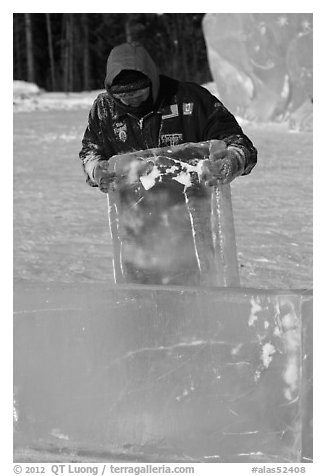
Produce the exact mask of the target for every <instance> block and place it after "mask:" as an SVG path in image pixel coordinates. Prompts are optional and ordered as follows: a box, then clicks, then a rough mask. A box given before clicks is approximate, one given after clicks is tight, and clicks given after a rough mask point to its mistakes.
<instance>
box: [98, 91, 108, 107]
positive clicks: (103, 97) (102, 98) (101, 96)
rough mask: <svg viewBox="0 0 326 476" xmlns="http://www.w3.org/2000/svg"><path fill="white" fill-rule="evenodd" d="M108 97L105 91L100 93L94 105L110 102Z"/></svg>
mask: <svg viewBox="0 0 326 476" xmlns="http://www.w3.org/2000/svg"><path fill="white" fill-rule="evenodd" d="M110 99H111V98H110V96H109V94H108V93H107V92H106V91H101V92H100V93H99V94H98V95H97V96H96V98H95V100H94V104H98V105H102V104H108V103H109V102H110Z"/></svg>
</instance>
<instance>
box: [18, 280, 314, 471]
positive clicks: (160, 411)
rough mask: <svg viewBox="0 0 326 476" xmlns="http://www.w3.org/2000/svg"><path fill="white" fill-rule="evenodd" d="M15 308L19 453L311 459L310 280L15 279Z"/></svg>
mask: <svg viewBox="0 0 326 476" xmlns="http://www.w3.org/2000/svg"><path fill="white" fill-rule="evenodd" d="M14 310H15V316H14V391H15V411H14V417H15V434H14V436H15V438H14V440H15V443H14V444H15V460H16V461H23V460H24V459H26V458H27V459H28V460H29V461H30V460H33V458H34V461H45V460H46V458H49V457H48V456H46V455H48V454H49V453H50V454H51V458H52V459H51V460H52V461H62V460H65V461H67V460H69V458H70V460H71V461H81V460H82V458H84V460H85V458H88V459H89V460H90V461H100V460H111V461H112V460H118V459H119V460H123V459H125V460H128V461H144V462H145V461H170V462H172V461H197V462H252V461H260V462H300V461H305V462H307V461H311V458H312V427H311V425H312V367H311V363H312V296H311V292H308V291H307V292H299V291H297V292H296V291H290V290H289V291H284V290H283V291H282V290H274V291H268V290H256V289H244V288H233V289H232V288H208V287H207V288H193V287H184V288H181V287H178V286H175V287H165V286H134V285H133V286H126V285H123V286H116V287H115V288H109V287H108V286H106V285H105V284H103V283H95V284H93V285H90V284H78V285H73V284H71V285H70V284H69V285H68V284H61V285H60V284H54V283H53V284H52V283H50V284H48V285H44V286H40V285H34V286H33V285H31V284H29V285H28V284H25V283H17V284H16V286H15V308H14ZM31 454H33V457H31ZM85 455H86V456H85Z"/></svg>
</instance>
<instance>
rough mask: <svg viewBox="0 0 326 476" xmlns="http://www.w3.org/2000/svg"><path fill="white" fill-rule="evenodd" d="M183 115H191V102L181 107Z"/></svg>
mask: <svg viewBox="0 0 326 476" xmlns="http://www.w3.org/2000/svg"><path fill="white" fill-rule="evenodd" d="M182 107H183V115H184V116H190V114H192V111H193V108H194V103H193V102H184V103H183V105H182Z"/></svg>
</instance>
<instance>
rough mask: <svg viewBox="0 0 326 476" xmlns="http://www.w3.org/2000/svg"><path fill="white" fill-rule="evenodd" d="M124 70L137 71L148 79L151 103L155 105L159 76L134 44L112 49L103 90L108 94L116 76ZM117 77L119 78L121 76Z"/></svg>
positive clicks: (141, 48) (147, 58)
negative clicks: (151, 97)
mask: <svg viewBox="0 0 326 476" xmlns="http://www.w3.org/2000/svg"><path fill="white" fill-rule="evenodd" d="M125 70H127V71H129V72H130V71H137V72H138V73H142V75H145V76H146V77H147V78H149V80H150V82H151V90H152V95H153V102H154V103H155V101H156V99H157V96H158V89H159V74H158V70H157V67H156V65H155V63H154V61H153V60H152V58H151V57H150V55H149V54H148V53H147V51H146V50H145V48H144V47H143V46H141V45H139V44H136V43H123V44H122V45H119V46H116V47H115V48H113V49H112V51H111V53H110V55H109V57H108V60H107V64H106V77H105V81H104V85H105V88H106V90H107V91H108V92H110V90H111V87H112V85H113V83H114V82H115V81H114V80H115V79H116V78H117V76H118V75H120V73H121V72H122V71H125ZM119 77H121V75H120V76H119ZM145 79H146V78H145ZM140 87H142V86H140Z"/></svg>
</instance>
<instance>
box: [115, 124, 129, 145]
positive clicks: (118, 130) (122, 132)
mask: <svg viewBox="0 0 326 476" xmlns="http://www.w3.org/2000/svg"><path fill="white" fill-rule="evenodd" d="M113 132H114V135H115V136H116V138H117V140H121V141H122V142H126V140H127V124H126V123H125V122H116V123H115V124H114V126H113Z"/></svg>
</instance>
